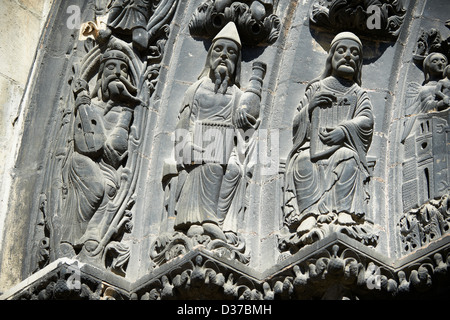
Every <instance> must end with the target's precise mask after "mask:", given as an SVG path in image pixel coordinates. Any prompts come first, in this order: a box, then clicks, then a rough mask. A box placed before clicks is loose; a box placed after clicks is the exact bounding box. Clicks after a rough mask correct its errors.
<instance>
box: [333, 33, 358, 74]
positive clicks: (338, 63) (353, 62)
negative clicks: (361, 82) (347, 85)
mask: <svg viewBox="0 0 450 320" xmlns="http://www.w3.org/2000/svg"><path fill="white" fill-rule="evenodd" d="M361 59H362V57H361V48H360V47H359V45H358V43H357V42H356V41H353V40H350V39H344V40H341V41H340V42H339V43H338V45H337V46H336V49H335V51H334V53H333V58H332V60H331V64H332V68H333V75H335V76H337V77H340V78H344V79H348V80H351V79H353V77H354V75H355V73H356V72H357V71H358V68H359V66H360V63H361Z"/></svg>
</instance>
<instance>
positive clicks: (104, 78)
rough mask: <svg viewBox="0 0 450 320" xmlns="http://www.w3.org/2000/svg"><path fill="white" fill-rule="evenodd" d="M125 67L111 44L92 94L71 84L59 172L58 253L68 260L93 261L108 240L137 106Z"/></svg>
mask: <svg viewBox="0 0 450 320" xmlns="http://www.w3.org/2000/svg"><path fill="white" fill-rule="evenodd" d="M129 68H130V59H129V57H128V56H127V55H126V54H125V53H124V51H122V50H121V48H120V45H114V46H113V47H110V48H108V49H107V50H106V51H105V52H104V53H103V54H102V56H101V60H100V69H99V74H98V78H97V82H96V85H95V88H94V90H93V92H92V94H91V93H90V92H89V86H88V83H87V82H86V81H84V80H79V81H78V83H77V84H76V85H75V90H74V91H75V97H76V100H75V111H74V112H75V117H74V122H73V148H71V150H70V152H69V154H68V156H67V160H66V161H65V165H64V167H63V181H64V184H65V186H66V187H65V188H66V190H67V191H66V193H67V194H66V196H65V200H64V217H63V223H62V225H63V228H64V229H63V232H62V239H61V251H62V252H65V253H66V255H69V256H72V255H74V254H78V253H80V252H81V253H82V254H83V255H86V256H96V255H97V254H99V253H101V252H102V250H103V249H104V248H103V246H104V244H102V242H104V241H105V240H104V238H105V237H108V236H111V235H107V232H108V228H109V227H110V225H111V223H112V220H113V219H114V216H115V214H116V212H117V208H115V207H114V202H113V200H114V198H115V197H116V195H117V193H118V190H119V189H120V187H121V182H122V180H123V179H124V178H126V175H127V172H126V170H125V168H124V166H123V164H124V163H125V161H126V159H127V156H128V139H129V131H130V126H131V124H132V122H133V110H134V108H135V107H136V105H138V104H139V103H140V100H139V99H137V98H136V94H137V89H136V87H135V86H134V84H133V83H132V80H131V78H130V70H129ZM127 219H128V218H127V217H124V218H123V219H122V221H121V222H120V224H119V226H117V227H118V229H120V228H121V227H123V226H124V224H125V223H126V222H127V221H128V220H127ZM108 240H109V239H108ZM82 249H83V250H82Z"/></svg>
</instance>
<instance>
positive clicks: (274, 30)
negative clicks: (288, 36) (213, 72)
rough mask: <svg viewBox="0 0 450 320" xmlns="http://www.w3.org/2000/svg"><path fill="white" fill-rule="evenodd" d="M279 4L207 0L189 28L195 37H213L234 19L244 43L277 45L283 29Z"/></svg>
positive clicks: (262, 0)
mask: <svg viewBox="0 0 450 320" xmlns="http://www.w3.org/2000/svg"><path fill="white" fill-rule="evenodd" d="M276 4H277V1H276V0H275V1H274V0H241V1H232V0H207V1H205V2H204V3H202V4H201V5H200V6H199V7H198V8H197V10H196V11H195V13H194V15H193V17H192V19H191V21H190V23H189V30H190V32H191V35H192V36H194V37H206V38H211V39H212V38H213V37H214V36H215V35H217V33H219V31H220V30H221V29H222V28H223V27H224V26H225V25H226V24H227V23H229V22H234V23H235V24H236V26H237V29H238V31H239V35H240V36H241V40H242V43H243V44H245V45H264V44H273V43H274V42H275V41H276V40H277V39H278V36H279V34H280V29H281V21H280V19H279V17H278V16H277V15H275V14H274V11H275V9H276Z"/></svg>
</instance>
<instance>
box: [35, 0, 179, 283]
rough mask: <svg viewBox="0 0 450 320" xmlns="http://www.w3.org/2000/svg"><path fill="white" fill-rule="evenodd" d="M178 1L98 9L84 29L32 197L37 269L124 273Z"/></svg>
mask: <svg viewBox="0 0 450 320" xmlns="http://www.w3.org/2000/svg"><path fill="white" fill-rule="evenodd" d="M177 4H178V1H177V0H171V1H150V2H149V1H135V2H128V1H127V2H123V1H110V2H109V6H106V4H104V3H101V2H97V3H96V5H97V6H98V7H97V8H96V13H106V14H107V17H108V18H106V19H105V18H104V17H96V18H97V19H96V21H95V22H87V23H85V24H83V25H82V28H81V31H80V34H81V35H82V36H83V39H85V40H84V49H85V53H84V55H83V56H81V57H80V58H79V60H78V61H75V62H74V65H73V76H72V77H71V79H70V81H69V86H70V87H71V90H72V95H69V97H68V98H67V100H66V101H65V104H66V105H65V106H64V108H63V113H62V117H61V119H60V121H61V122H60V128H59V132H58V139H57V140H56V142H55V145H54V148H53V150H55V152H54V153H53V154H52V157H51V159H50V160H49V162H50V165H49V167H48V168H49V169H48V172H47V174H46V182H45V183H44V185H45V186H44V189H43V192H42V196H41V199H40V203H41V205H40V215H41V221H40V222H39V224H38V227H37V229H38V230H37V231H38V234H39V233H40V234H41V235H42V236H44V237H43V238H42V240H40V241H39V243H38V245H37V253H36V254H37V258H36V261H37V267H38V268H42V267H44V266H45V265H47V264H48V263H49V262H51V261H53V260H56V259H58V258H60V257H69V258H73V257H77V259H79V260H80V261H82V262H89V263H91V264H93V265H97V266H100V267H102V268H106V269H108V270H111V271H112V272H114V273H117V274H119V275H122V276H124V275H125V273H126V269H127V264H128V261H129V256H130V251H129V250H130V249H129V246H128V245H127V244H125V243H124V242H123V241H122V239H123V237H124V235H125V234H126V233H129V232H131V230H132V222H131V220H132V215H133V214H132V211H133V206H134V204H135V199H136V194H135V188H136V183H137V178H138V176H139V172H140V167H141V165H140V162H141V158H140V157H139V156H138V151H139V150H140V148H141V147H142V141H143V139H144V136H143V133H144V132H145V128H146V123H147V120H148V107H149V103H151V100H150V99H151V96H152V94H153V92H154V90H155V86H156V84H157V80H158V74H159V68H160V63H161V61H162V57H163V55H164V52H165V42H166V41H167V39H168V35H169V24H170V22H171V19H172V17H173V14H174V12H175V10H176V7H177ZM98 21H106V27H104V26H101V25H100V23H98ZM55 181H56V182H57V183H54V182H55Z"/></svg>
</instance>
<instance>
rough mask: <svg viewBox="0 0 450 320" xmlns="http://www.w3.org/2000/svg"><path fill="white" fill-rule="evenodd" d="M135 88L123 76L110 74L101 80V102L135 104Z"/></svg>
mask: <svg viewBox="0 0 450 320" xmlns="http://www.w3.org/2000/svg"><path fill="white" fill-rule="evenodd" d="M136 94H137V88H136V87H135V86H134V85H133V84H132V83H131V82H130V80H128V79H127V78H125V77H123V76H119V77H117V75H115V74H112V75H110V76H108V77H107V78H105V79H103V80H102V99H103V101H108V100H112V101H117V102H135V101H136Z"/></svg>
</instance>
